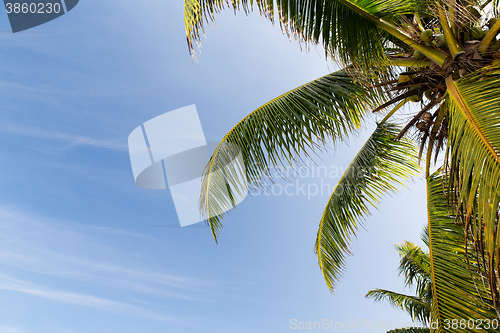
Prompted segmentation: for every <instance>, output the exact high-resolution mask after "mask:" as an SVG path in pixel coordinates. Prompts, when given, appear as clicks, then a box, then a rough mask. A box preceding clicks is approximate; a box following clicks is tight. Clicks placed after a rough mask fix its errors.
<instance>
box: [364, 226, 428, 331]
mask: <svg viewBox="0 0 500 333" xmlns="http://www.w3.org/2000/svg"><path fill="white" fill-rule="evenodd" d="M425 231H426V233H427V229H426V230H425ZM425 236H426V237H425V238H426V239H428V234H426V235H425ZM396 249H397V251H398V252H399V256H400V263H399V269H398V270H399V275H403V277H404V280H405V287H409V288H415V296H410V295H405V294H400V293H396V292H394V291H390V290H385V289H374V290H370V291H369V292H368V293H367V294H366V297H368V298H372V299H374V300H375V301H377V302H380V301H387V302H389V304H391V305H392V306H394V307H397V308H399V309H401V310H403V311H406V312H408V314H409V315H410V316H411V319H412V320H413V321H418V322H420V323H422V324H425V325H429V322H430V314H431V303H432V278H431V269H430V268H431V267H430V266H431V265H430V257H429V253H427V252H425V251H424V250H422V248H421V247H420V246H418V245H416V244H413V243H410V242H408V241H407V242H405V243H403V244H401V245H396Z"/></svg>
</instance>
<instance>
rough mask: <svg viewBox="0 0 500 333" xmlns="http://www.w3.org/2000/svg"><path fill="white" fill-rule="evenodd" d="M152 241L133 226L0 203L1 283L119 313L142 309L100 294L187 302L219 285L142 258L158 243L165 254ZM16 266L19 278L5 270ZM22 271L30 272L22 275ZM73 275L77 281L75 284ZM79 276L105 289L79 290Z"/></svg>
mask: <svg viewBox="0 0 500 333" xmlns="http://www.w3.org/2000/svg"><path fill="white" fill-rule="evenodd" d="M155 242H156V240H155V239H154V238H151V237H149V236H144V235H142V234H138V233H135V232H127V231H122V230H119V229H113V228H103V227H94V226H85V225H81V224H77V223H74V222H60V221H53V220H50V219H44V218H40V217H36V216H31V215H28V214H25V213H20V212H18V211H16V210H14V209H11V208H6V207H1V206H0V269H1V270H2V272H3V273H0V289H4V290H12V291H16V292H22V293H25V294H30V295H34V296H39V297H44V298H47V299H52V300H55V301H59V302H64V303H69V304H78V305H85V306H91V307H96V308H103V309H104V308H106V309H108V310H109V311H115V312H117V311H118V312H120V311H121V312H120V313H127V311H133V312H134V313H141V311H142V310H140V311H139V309H137V308H136V306H135V305H132V304H128V303H123V302H122V301H115V300H112V299H109V297H106V296H104V297H103V296H102V295H105V294H107V293H108V292H109V291H110V290H111V291H113V290H114V291H118V290H121V292H118V294H120V295H124V297H125V299H128V300H131V299H134V302H132V303H135V302H137V301H139V302H141V301H145V300H147V299H148V295H149V296H154V298H155V299H158V298H161V299H172V298H175V299H178V300H181V301H182V300H183V301H186V302H191V301H196V302H199V301H202V302H207V301H211V300H210V299H208V298H206V292H205V290H212V291H213V290H214V289H216V288H218V287H220V286H219V285H218V284H216V283H213V282H210V281H206V280H204V279H200V278H198V277H190V276H185V275H180V274H176V273H175V272H168V271H166V268H165V259H164V258H162V261H163V265H160V263H158V262H156V263H155V262H152V263H151V264H149V265H146V264H144V261H145V259H147V254H148V253H150V252H148V251H151V250H153V251H156V250H158V249H157V247H156V246H157V245H158V246H160V247H162V251H164V252H165V253H166V254H167V255H168V252H167V251H168V249H165V245H164V244H161V243H160V244H156V245H155ZM130 243H134V244H135V246H139V247H141V244H142V245H143V246H144V247H148V249H145V251H144V252H143V253H140V252H141V251H139V252H137V250H134V251H133V252H130V250H128V246H127V244H130ZM170 259H171V262H172V263H173V262H176V261H178V260H177V258H175V257H172V258H170ZM178 259H179V260H182V258H180V257H179V258H178ZM2 266H3V269H2ZM9 267H12V268H16V270H12V269H10V268H9ZM167 267H168V266H167ZM19 269H22V270H23V271H25V272H27V274H23V280H20V279H18V278H17V277H15V276H11V275H7V273H5V272H8V271H13V272H17V271H18V270H19ZM40 274H43V275H40ZM26 276H28V277H30V278H29V279H28V280H26ZM40 277H42V278H43V281H46V280H47V279H48V281H50V282H51V283H50V284H54V285H55V286H57V285H59V284H60V282H61V281H63V282H64V285H70V286H71V285H74V286H75V287H76V288H77V290H78V292H76V293H75V292H73V291H72V290H71V291H59V290H57V289H58V288H52V289H51V288H50V287H40V286H38V285H37V284H36V283H35V282H34V281H38V280H39V279H40ZM50 277H52V278H50ZM68 279H69V280H68ZM72 280H73V281H79V282H78V283H74V284H73V283H71V281H72ZM81 282H85V285H87V286H88V285H90V287H88V288H90V289H89V290H91V291H92V294H93V291H94V290H95V291H100V292H103V294H102V295H101V294H98V295H84V294H82V293H81V291H80V290H79V289H78V288H79V287H80V286H81ZM111 294H113V292H112V293H111ZM204 295H205V297H204ZM146 313H147V311H146V312H144V316H145V315H146ZM162 318H163V317H162Z"/></svg>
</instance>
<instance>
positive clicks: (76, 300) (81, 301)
mask: <svg viewBox="0 0 500 333" xmlns="http://www.w3.org/2000/svg"><path fill="white" fill-rule="evenodd" d="M0 289H3V290H11V291H16V292H20V293H24V294H29V295H33V296H38V297H42V298H46V299H50V300H53V301H57V302H62V303H66V304H72V305H78V306H86V307H92V308H97V309H100V310H104V311H110V312H115V313H119V314H127V315H134V316H139V317H145V318H148V319H153V320H159V321H173V320H174V318H173V317H170V316H164V315H157V314H154V313H151V312H150V311H148V310H146V309H143V308H141V307H138V306H136V305H133V304H129V303H124V302H117V301H112V300H109V299H106V298H101V297H97V296H94V295H84V294H79V293H72V292H65V291H59V290H54V289H50V288H46V287H42V286H39V285H35V284H33V283H30V282H27V281H23V280H18V279H15V278H12V277H8V276H6V275H4V274H0ZM0 332H1V331H0Z"/></svg>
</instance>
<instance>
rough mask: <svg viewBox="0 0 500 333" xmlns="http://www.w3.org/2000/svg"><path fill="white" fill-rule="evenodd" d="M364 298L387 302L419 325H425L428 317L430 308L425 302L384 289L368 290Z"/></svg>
mask: <svg viewBox="0 0 500 333" xmlns="http://www.w3.org/2000/svg"><path fill="white" fill-rule="evenodd" d="M366 297H368V298H372V299H374V300H375V301H376V302H381V301H387V302H389V304H391V305H392V306H394V307H397V308H399V309H401V310H403V311H406V312H408V313H409V314H410V316H411V318H412V320H418V321H419V322H421V323H427V322H428V318H429V316H430V311H431V307H430V304H429V303H427V302H426V301H424V300H422V299H420V298H418V297H415V296H408V295H404V294H399V293H395V292H392V291H389V290H384V289H375V290H370V291H369V292H368V294H366Z"/></svg>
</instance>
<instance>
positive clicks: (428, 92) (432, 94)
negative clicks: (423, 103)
mask: <svg viewBox="0 0 500 333" xmlns="http://www.w3.org/2000/svg"><path fill="white" fill-rule="evenodd" d="M424 95H425V97H427V99H428V100H431V101H432V100H434V99H436V92H435V91H432V90H426V91H425V92H424Z"/></svg>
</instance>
